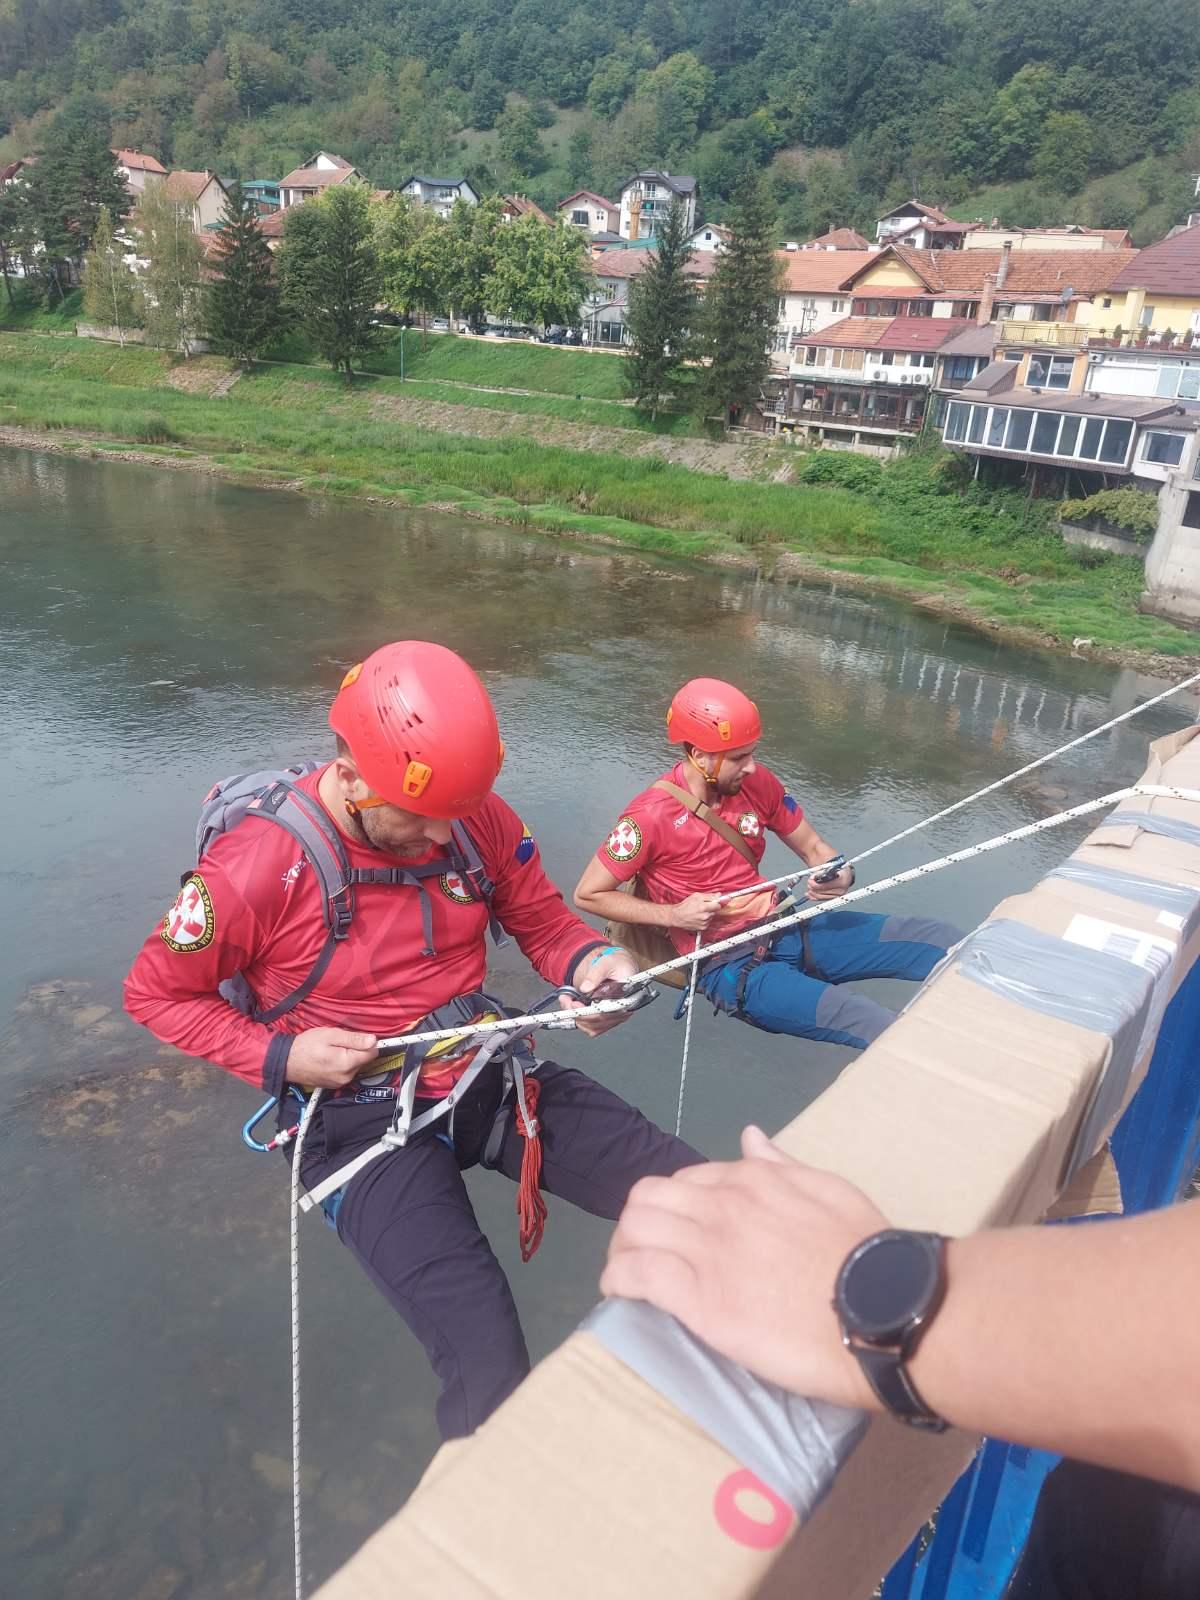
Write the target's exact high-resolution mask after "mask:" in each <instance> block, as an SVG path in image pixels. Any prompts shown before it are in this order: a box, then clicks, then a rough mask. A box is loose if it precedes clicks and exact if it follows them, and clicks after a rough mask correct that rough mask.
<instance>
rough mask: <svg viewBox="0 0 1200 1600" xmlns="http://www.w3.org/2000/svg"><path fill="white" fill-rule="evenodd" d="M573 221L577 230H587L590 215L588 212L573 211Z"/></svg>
mask: <svg viewBox="0 0 1200 1600" xmlns="http://www.w3.org/2000/svg"><path fill="white" fill-rule="evenodd" d="M571 221H572V222H573V223H574V224H575V226H576V227H577V228H586V227H587V225H588V214H587V212H586V211H572V213H571Z"/></svg>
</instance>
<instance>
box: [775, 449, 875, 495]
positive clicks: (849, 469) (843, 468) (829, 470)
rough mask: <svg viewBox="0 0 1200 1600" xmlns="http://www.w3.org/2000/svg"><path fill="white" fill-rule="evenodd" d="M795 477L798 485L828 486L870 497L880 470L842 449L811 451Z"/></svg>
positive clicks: (869, 461)
mask: <svg viewBox="0 0 1200 1600" xmlns="http://www.w3.org/2000/svg"><path fill="white" fill-rule="evenodd" d="M796 477H797V479H798V480H799V481H800V482H801V483H832V484H836V485H837V486H838V487H839V488H842V489H851V490H853V491H854V493H855V494H874V493H875V492H876V491H877V490H878V489H879V487H880V485H881V484H882V482H883V467H882V466H881V465H880V463H879V462H878V461H873V460H872V459H871V458H870V457H869V456H856V455H851V454H850V453H849V452H848V451H846V450H814V451H813V453H812V454H811V455H810V456H809V457H808V459H807V460H806V461H805V462H804V465H803V466H802V467H801V468H800V469H799V471H798V472H797V474H796Z"/></svg>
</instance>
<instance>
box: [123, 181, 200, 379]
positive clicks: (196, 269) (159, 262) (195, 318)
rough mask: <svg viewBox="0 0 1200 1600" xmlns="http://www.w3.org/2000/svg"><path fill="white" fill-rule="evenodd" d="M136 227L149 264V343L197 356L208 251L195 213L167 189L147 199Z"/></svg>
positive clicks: (159, 188)
mask: <svg viewBox="0 0 1200 1600" xmlns="http://www.w3.org/2000/svg"><path fill="white" fill-rule="evenodd" d="M134 227H135V229H136V232H137V237H138V252H139V254H140V255H142V256H144V257H145V259H146V263H147V265H146V273H145V279H144V284H145V300H146V338H147V340H148V341H149V343H150V344H153V345H157V346H158V347H159V348H160V349H162V350H182V352H183V354H184V355H185V356H186V355H189V354H190V352H191V343H192V340H193V339H194V338H195V337H196V336H197V335H198V334H199V332H200V330H201V327H202V326H203V324H202V322H201V309H202V294H201V287H200V270H201V267H202V266H203V263H204V250H203V247H202V246H201V243H200V240H199V239H198V238H197V236H196V232H195V229H194V228H193V226H192V208H191V206H190V205H179V204H178V203H177V202H176V201H174V200H172V199H171V197H170V195H169V194H168V193H167V192H166V190H165V188H164V186H163V185H162V184H155V185H154V187H153V188H150V189H147V190H146V192H145V194H143V196H142V198H141V200H140V202H139V203H138V208H137V212H136V215H135V217H134Z"/></svg>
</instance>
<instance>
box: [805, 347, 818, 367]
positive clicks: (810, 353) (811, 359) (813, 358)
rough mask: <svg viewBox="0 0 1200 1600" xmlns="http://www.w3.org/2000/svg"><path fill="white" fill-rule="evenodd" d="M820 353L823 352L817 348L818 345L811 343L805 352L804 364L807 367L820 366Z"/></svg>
mask: <svg viewBox="0 0 1200 1600" xmlns="http://www.w3.org/2000/svg"><path fill="white" fill-rule="evenodd" d="M820 354H821V352H820V350H818V349H817V347H816V345H815V344H810V345H809V346H808V348H807V349H806V350H805V352H804V365H805V366H806V367H816V366H820V365H821V363H820V362H819V361H818V360H817V357H818V356H819V355H820Z"/></svg>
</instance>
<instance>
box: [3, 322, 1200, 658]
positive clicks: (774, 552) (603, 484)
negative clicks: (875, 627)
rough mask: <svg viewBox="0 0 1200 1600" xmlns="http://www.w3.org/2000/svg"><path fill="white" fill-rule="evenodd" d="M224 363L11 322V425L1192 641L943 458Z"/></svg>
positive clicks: (928, 599)
mask: <svg viewBox="0 0 1200 1600" xmlns="http://www.w3.org/2000/svg"><path fill="white" fill-rule="evenodd" d="M445 343H446V344H447V345H449V346H451V350H452V351H453V348H454V347H455V346H458V347H459V348H466V349H472V348H478V347H473V346H470V345H463V344H460V342H459V341H454V340H447V341H445ZM482 348H485V349H487V348H488V347H482ZM504 353H507V351H505V352H504ZM530 353H531V354H534V355H537V356H539V357H542V358H544V359H548V360H551V361H553V360H557V359H560V358H562V357H564V356H566V357H567V358H568V359H570V358H571V357H572V356H573V355H575V353H574V352H561V351H550V350H541V351H532V352H530ZM438 359H439V360H440V359H450V357H446V358H442V357H439V358H438ZM454 359H460V358H458V357H454ZM578 359H582V360H584V361H595V362H596V363H597V364H599V363H600V358H599V357H580V358H578ZM613 365H614V366H615V362H614V363H613ZM225 370H227V369H226V364H224V363H222V362H219V361H216V360H215V359H209V360H206V361H204V362H199V363H197V362H193V363H176V362H173V361H171V360H170V359H169V358H168V357H166V356H164V355H163V354H161V353H160V352H157V351H153V350H146V349H142V348H130V349H125V350H121V349H119V348H117V347H114V346H112V345H105V344H100V343H94V342H91V341H84V340H77V341H68V340H65V339H61V338H51V337H39V336H36V335H15V336H10V335H0V427H2V426H4V425H7V426H8V427H9V428H10V429H23V430H32V431H34V432H35V433H37V434H38V435H39V436H41V437H43V438H46V439H48V440H54V441H55V442H56V443H57V444H58V446H59V447H63V448H69V449H76V448H85V449H96V450H117V451H126V452H128V450H129V449H130V447H131V446H132V447H135V448H140V449H142V450H151V451H153V454H154V457H155V459H156V460H158V461H162V462H166V463H178V464H188V465H192V466H203V467H205V468H206V469H209V470H218V471H221V472H223V473H226V474H228V475H230V476H233V477H240V478H245V479H248V480H252V481H260V482H261V481H270V482H274V483H280V482H282V483H286V484H287V485H288V486H290V487H295V488H299V489H307V490H312V491H317V492H325V493H340V494H348V495H357V496H363V497H369V498H373V499H383V500H395V501H397V502H399V503H411V504H424V505H430V504H435V505H440V506H445V507H446V508H448V509H456V510H459V511H461V512H463V513H465V514H468V515H474V516H481V517H492V518H496V519H498V520H503V521H509V522H514V523H517V524H522V525H527V526H532V527H537V528H541V529H545V530H548V531H559V532H567V533H574V534H578V535H586V536H592V537H602V538H609V539H617V540H620V541H621V542H623V543H626V544H630V545H633V546H636V547H639V548H643V549H647V550H656V551H664V552H673V553H677V554H680V555H688V556H700V557H704V558H707V559H716V560H723V561H727V562H728V561H733V560H737V559H739V558H740V559H749V560H753V561H755V562H757V563H759V564H761V565H762V566H764V567H765V568H767V569H772V568H773V569H775V570H776V572H777V575H784V574H786V575H789V576H805V577H809V576H811V577H819V576H821V575H825V576H827V577H832V578H836V579H838V580H839V581H845V582H850V583H856V584H859V585H861V586H863V587H868V588H872V589H878V590H887V591H890V592H893V593H899V594H902V595H905V596H908V597H911V598H914V599H916V600H918V601H920V602H922V603H923V604H925V605H927V606H929V607H930V608H931V609H934V610H938V611H941V612H943V613H945V614H948V615H953V616H958V617H961V618H963V619H964V620H967V621H970V622H973V623H974V624H975V625H977V626H980V627H983V628H989V629H992V630H1001V631H1004V632H1006V633H1008V634H1010V635H1014V636H1019V637H1022V638H1025V639H1028V640H1030V641H1040V642H1046V643H1049V642H1055V641H1060V642H1061V641H1065V642H1066V644H1067V646H1068V647H1069V645H1070V641H1071V639H1072V638H1074V637H1076V636H1078V635H1084V636H1087V637H1090V638H1091V639H1093V640H1094V641H1095V651H1096V653H1101V652H1109V653H1110V654H1111V656H1112V658H1113V659H1125V660H1131V661H1133V660H1136V661H1139V662H1140V663H1142V664H1149V660H1148V658H1150V657H1152V656H1159V657H1175V658H1180V657H1186V656H1189V655H1194V654H1198V653H1200V650H1198V641H1197V639H1196V637H1195V636H1194V635H1192V634H1190V633H1187V632H1186V631H1184V630H1182V629H1179V628H1175V627H1172V626H1171V625H1170V624H1169V623H1165V622H1161V621H1159V620H1158V619H1156V618H1152V617H1144V616H1142V615H1140V614H1139V613H1138V611H1137V610H1136V600H1137V595H1138V593H1139V591H1140V588H1141V570H1140V567H1139V565H1138V564H1137V563H1136V562H1134V561H1132V560H1130V559H1128V558H1123V557H1111V558H1107V557H1100V558H1095V557H1094V556H1093V554H1092V553H1091V552H1085V553H1084V556H1085V557H1086V562H1085V559H1084V558H1081V555H1080V552H1078V551H1076V550H1075V549H1073V548H1071V547H1067V546H1064V545H1063V543H1062V542H1061V540H1060V539H1058V538H1057V537H1056V536H1055V535H1053V534H1052V533H1050V532H1049V531H1048V530H1047V529H1046V528H1045V527H1044V526H1042V525H1041V523H1040V521H1039V520H1038V508H1037V507H1034V508H1032V511H1031V509H1030V508H1029V507H1027V506H1026V505H1025V504H1024V502H1022V501H1020V500H1015V499H1012V500H1009V499H1005V498H1003V497H990V498H989V497H986V496H984V495H981V494H980V493H979V492H978V491H975V490H968V491H966V492H959V490H958V488H957V487H956V486H955V485H954V484H953V483H952V482H950V481H949V480H947V478H946V476H945V473H944V470H943V468H942V467H940V466H939V465H938V463H937V461H936V459H928V458H923V457H917V458H911V459H908V460H904V461H900V462H897V463H895V464H894V465H892V466H890V467H888V468H886V469H884V470H883V472H882V474H881V475H880V474H869V475H868V476H869V479H870V481H869V482H867V483H865V484H860V485H857V486H856V487H853V488H848V487H846V486H844V485H837V484H801V485H793V484H792V483H789V482H782V481H777V479H778V478H779V476H780V475H781V474H786V473H788V472H789V470H791V468H792V467H793V466H798V467H799V468H800V471H801V472H802V473H803V472H804V471H806V470H808V469H807V467H806V466H805V463H806V461H811V460H813V459H820V458H813V457H808V458H806V457H805V456H803V455H802V454H799V453H796V452H794V451H792V450H791V449H790V448H789V447H788V446H777V447H775V448H774V449H772V450H767V449H765V448H764V450H763V452H762V455H761V461H760V463H759V466H758V468H757V473H758V475H757V476H756V477H754V478H753V479H750V480H746V479H741V480H731V479H728V478H725V477H719V476H713V475H711V474H705V473H703V472H697V471H692V470H689V469H688V468H686V467H681V466H675V465H671V464H669V463H668V462H666V461H664V460H663V459H661V458H658V457H655V456H651V455H644V454H642V455H634V454H621V453H618V452H616V451H614V450H600V451H593V450H583V449H564V448H556V447H555V446H553V445H551V444H547V443H544V442H540V441H538V440H533V439H528V438H522V437H519V436H515V435H512V434H508V435H505V436H503V437H497V438H475V437H466V436H464V435H462V434H459V433H454V432H445V431H430V429H428V428H422V427H416V426H412V425H409V424H406V423H404V422H400V421H397V420H394V419H393V418H391V417H389V415H388V404H389V398H390V397H391V396H394V395H400V394H408V393H410V392H411V391H410V386H409V385H407V384H405V385H401V384H400V382H399V380H398V379H395V378H390V377H381V378H377V379H374V380H369V381H365V382H363V383H361V384H358V385H355V386H354V387H353V388H352V389H347V388H346V387H345V386H344V385H343V384H341V383H339V382H336V381H334V380H333V379H331V377H330V376H329V375H328V374H327V373H322V372H320V371H319V370H316V369H310V368H307V367H302V366H271V367H264V368H260V369H257V370H256V371H255V372H254V373H252V374H250V375H248V376H247V377H244V378H241V379H240V380H239V381H238V382H237V383H236V385H235V386H234V387H233V388H232V389H231V390H230V392H229V393H228V395H227V396H225V397H223V398H220V399H214V398H212V397H211V394H210V393H209V392H208V391H209V390H210V389H211V388H212V386H213V384H214V382H215V381H216V380H217V379H218V378H219V377H220V376H221V375H222V374H223V372H224V371H225ZM613 409H614V410H616V409H620V408H617V407H613ZM570 415H571V416H572V418H575V417H577V416H578V413H577V412H575V411H572V412H571V413H570ZM10 437H11V435H10ZM649 443H650V444H652V443H653V441H651V442H649ZM669 443H670V441H663V444H664V445H666V444H669ZM647 448H649V444H648V445H647ZM1023 518H1024V519H1025V520H1024V521H1023V520H1022V519H1023Z"/></svg>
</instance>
